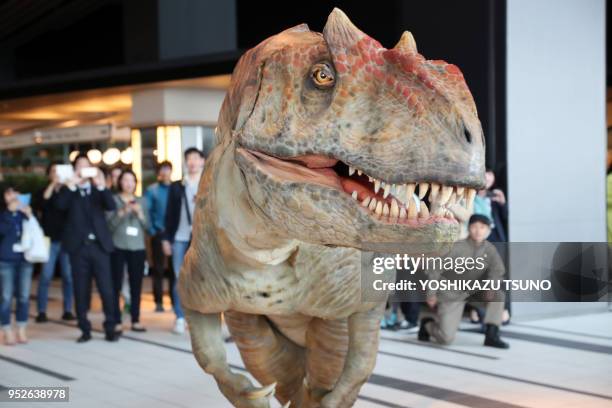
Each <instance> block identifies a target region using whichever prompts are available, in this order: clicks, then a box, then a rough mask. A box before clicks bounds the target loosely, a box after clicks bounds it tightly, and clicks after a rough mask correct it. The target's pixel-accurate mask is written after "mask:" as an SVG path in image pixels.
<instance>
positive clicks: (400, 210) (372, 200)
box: [348, 166, 476, 224]
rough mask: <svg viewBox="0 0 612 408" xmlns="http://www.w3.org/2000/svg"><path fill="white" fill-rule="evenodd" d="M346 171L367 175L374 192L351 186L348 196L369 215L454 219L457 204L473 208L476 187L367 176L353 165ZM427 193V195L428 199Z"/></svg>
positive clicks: (393, 220)
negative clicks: (352, 188)
mask: <svg viewBox="0 0 612 408" xmlns="http://www.w3.org/2000/svg"><path fill="white" fill-rule="evenodd" d="M348 173H349V176H353V175H354V174H357V175H359V176H361V175H364V176H366V177H367V179H368V180H369V182H370V183H371V188H372V189H373V193H374V194H372V193H369V194H368V193H367V192H366V193H358V192H357V191H356V190H353V191H352V193H351V198H352V199H353V200H355V201H357V203H358V204H359V205H360V206H361V207H363V208H364V209H367V210H368V211H369V212H370V213H371V215H373V216H375V217H376V218H379V219H381V220H385V221H386V222H390V223H404V224H405V223H412V222H418V223H420V222H424V221H426V220H427V219H429V218H430V217H445V218H447V219H449V220H455V219H456V215H455V214H456V211H457V210H458V208H456V207H458V206H462V207H463V208H464V210H467V211H468V212H472V211H473V205H474V198H475V196H476V190H475V189H473V188H468V187H464V186H453V185H444V184H440V183H435V182H425V181H420V182H418V181H415V182H413V183H403V184H400V183H390V182H386V181H382V180H378V179H376V178H374V177H371V176H368V175H367V174H365V173H364V172H363V171H362V170H359V169H357V168H355V167H353V166H348ZM364 178H365V177H364ZM361 194H364V195H365V197H364V198H363V199H360V198H359V196H360V195H361ZM428 195H429V197H428ZM426 197H428V200H427V202H426V201H425V198H426ZM427 203H429V204H427ZM417 220H418V221H417Z"/></svg>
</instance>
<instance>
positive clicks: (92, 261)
mask: <svg viewBox="0 0 612 408" xmlns="http://www.w3.org/2000/svg"><path fill="white" fill-rule="evenodd" d="M70 264H71V266H72V280H73V285H74V301H75V305H76V314H77V321H78V325H79V328H80V329H81V331H82V332H83V333H88V334H89V333H90V332H91V322H90V321H89V319H88V318H87V312H88V311H89V304H90V301H91V282H92V279H95V280H96V286H97V288H98V293H99V294H100V298H101V299H102V310H103V311H104V330H105V331H106V332H107V333H112V332H113V330H114V327H115V319H114V316H113V311H114V310H113V307H114V295H113V285H112V276H111V268H110V260H109V254H108V253H107V252H105V251H104V250H103V249H102V247H101V246H100V244H98V243H97V242H89V241H88V242H86V243H85V244H83V246H81V247H80V248H79V249H78V250H77V251H76V252H74V253H71V254H70Z"/></svg>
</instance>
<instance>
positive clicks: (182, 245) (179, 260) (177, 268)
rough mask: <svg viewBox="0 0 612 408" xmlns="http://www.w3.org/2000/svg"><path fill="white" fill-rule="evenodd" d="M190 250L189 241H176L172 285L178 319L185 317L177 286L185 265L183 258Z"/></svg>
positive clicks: (175, 312) (173, 248)
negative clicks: (182, 267) (188, 249)
mask: <svg viewBox="0 0 612 408" xmlns="http://www.w3.org/2000/svg"><path fill="white" fill-rule="evenodd" d="M187 248H189V242H187V241H174V243H173V244H172V268H173V269H174V276H175V279H174V284H173V285H172V307H173V308H174V314H176V317H177V318H178V319H182V318H184V317H185V313H184V312H183V308H182V307H181V300H180V299H179V295H178V290H177V285H178V277H179V273H180V272H181V266H182V265H183V258H185V253H186V252H187Z"/></svg>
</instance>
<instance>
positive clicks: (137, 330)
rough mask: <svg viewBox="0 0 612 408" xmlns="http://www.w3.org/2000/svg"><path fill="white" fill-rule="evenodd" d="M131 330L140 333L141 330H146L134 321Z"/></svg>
mask: <svg viewBox="0 0 612 408" xmlns="http://www.w3.org/2000/svg"><path fill="white" fill-rule="evenodd" d="M132 331H135V332H140V333H142V332H146V331H147V329H146V328H145V327H144V326H143V325H142V324H140V323H138V322H136V323H133V324H132Z"/></svg>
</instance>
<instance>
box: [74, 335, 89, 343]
mask: <svg viewBox="0 0 612 408" xmlns="http://www.w3.org/2000/svg"><path fill="white" fill-rule="evenodd" d="M89 340H91V333H83V334H81V337H79V338H78V339H77V343H86V342H88V341H89Z"/></svg>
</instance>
